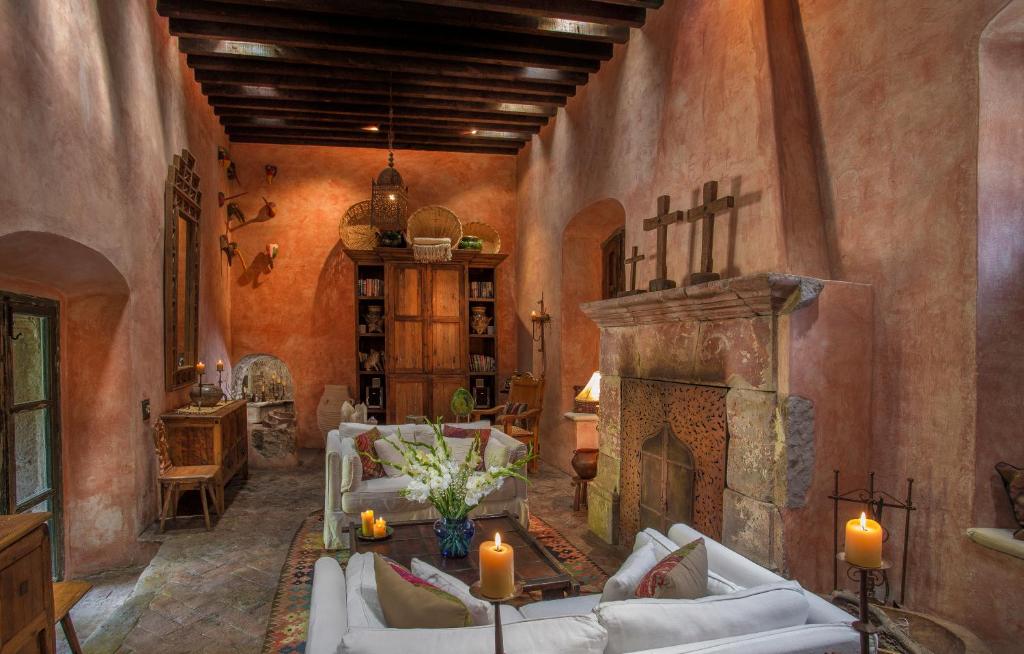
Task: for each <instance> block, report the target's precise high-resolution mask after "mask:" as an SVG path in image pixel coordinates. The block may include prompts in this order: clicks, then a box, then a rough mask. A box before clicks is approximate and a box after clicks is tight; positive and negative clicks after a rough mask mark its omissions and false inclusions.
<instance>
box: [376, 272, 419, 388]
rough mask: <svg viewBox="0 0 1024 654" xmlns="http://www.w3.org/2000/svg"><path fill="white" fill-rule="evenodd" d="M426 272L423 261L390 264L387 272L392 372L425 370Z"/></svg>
mask: <svg viewBox="0 0 1024 654" xmlns="http://www.w3.org/2000/svg"><path fill="white" fill-rule="evenodd" d="M424 275H425V266H423V265H421V264H388V267H387V272H386V273H385V278H386V279H387V280H388V281H387V286H388V289H387V297H388V307H387V310H386V313H387V316H386V318H385V323H386V329H387V330H388V333H387V336H388V338H387V347H386V351H385V353H384V356H385V360H386V369H387V372H389V373H403V372H410V373H415V372H424V371H425V370H426V357H425V342H424V337H425V334H424V327H425V323H426V318H427V311H426V307H425V306H424V297H425V292H424V285H425V281H426V280H425V279H424ZM391 397H394V396H393V395H392V396H391Z"/></svg>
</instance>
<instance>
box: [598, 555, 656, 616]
mask: <svg viewBox="0 0 1024 654" xmlns="http://www.w3.org/2000/svg"><path fill="white" fill-rule="evenodd" d="M656 565H658V557H657V556H656V555H655V553H654V545H652V544H651V543H647V544H646V545H644V546H643V547H641V548H639V549H637V550H634V551H633V553H632V554H630V555H629V558H627V559H626V560H625V561H623V562H622V565H621V566H620V567H619V570H618V572H616V573H615V574H613V575H612V576H611V577H609V578H608V581H606V582H605V583H604V590H603V591H602V592H601V601H602V602H614V601H616V600H626V599H633V598H634V597H636V587H637V586H638V585H639V584H640V581H641V580H642V579H643V578H644V576H645V575H646V574H647V573H648V572H649V571H650V570H651V568H653V567H654V566H656Z"/></svg>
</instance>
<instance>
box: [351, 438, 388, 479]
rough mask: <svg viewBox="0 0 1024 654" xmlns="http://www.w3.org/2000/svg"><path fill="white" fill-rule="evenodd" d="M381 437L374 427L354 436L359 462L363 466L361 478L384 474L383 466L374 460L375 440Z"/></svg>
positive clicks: (378, 476) (377, 476) (376, 477)
mask: <svg viewBox="0 0 1024 654" xmlns="http://www.w3.org/2000/svg"><path fill="white" fill-rule="evenodd" d="M380 438H382V436H381V433H380V431H379V430H378V429H377V428H376V427H374V428H372V429H368V430H367V431H364V432H363V433H361V434H359V435H358V436H356V437H355V444H356V451H357V452H359V463H360V465H361V466H362V468H363V479H378V478H380V477H383V476H384V468H383V467H382V466H381V464H379V463H377V462H376V461H374V460H373V459H374V457H376V456H378V455H377V451H376V450H377V448H376V447H375V442H376V441H377V440H378V439H380Z"/></svg>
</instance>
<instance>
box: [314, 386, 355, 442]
mask: <svg viewBox="0 0 1024 654" xmlns="http://www.w3.org/2000/svg"><path fill="white" fill-rule="evenodd" d="M349 399H351V396H350V395H349V394H348V386H345V385H334V384H327V385H326V386H324V394H323V395H321V396H320V403H319V404H317V405H316V424H317V426H318V427H319V428H320V431H321V432H323V435H324V438H327V432H329V431H330V430H332V429H337V428H338V425H339V424H340V423H341V405H342V404H344V403H345V402H346V401H347V400H349Z"/></svg>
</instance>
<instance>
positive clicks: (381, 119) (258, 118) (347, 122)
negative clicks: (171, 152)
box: [213, 107, 541, 134]
mask: <svg viewBox="0 0 1024 654" xmlns="http://www.w3.org/2000/svg"><path fill="white" fill-rule="evenodd" d="M213 111H214V114H215V115H216V116H217V117H218V118H219V119H220V122H221V124H222V125H224V126H225V127H226V126H228V125H231V124H259V125H281V124H294V125H295V126H297V127H308V126H315V125H324V126H327V127H331V126H335V127H346V128H348V127H358V128H362V127H368V126H376V127H379V128H380V129H381V130H385V129H387V125H388V117H387V115H386V114H385V115H380V114H350V115H344V116H342V115H334V116H331V115H324V116H321V115H319V114H310V113H301V112H289V111H266V110H263V109H236V108H234V107H214V110H213ZM391 124H392V125H394V128H395V130H398V131H400V130H403V129H406V128H423V129H433V130H456V131H463V132H464V131H467V130H472V129H481V128H483V129H491V130H499V131H506V132H523V133H527V134H536V133H538V132H539V131H540V128H541V126H540V125H521V124H514V123H513V124H506V123H486V124H484V123H480V122H479V121H471V120H464V119H460V118H446V117H433V116H421V117H416V118H396V119H394V120H393V121H392V123H391Z"/></svg>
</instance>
